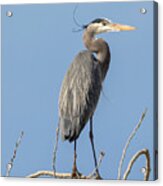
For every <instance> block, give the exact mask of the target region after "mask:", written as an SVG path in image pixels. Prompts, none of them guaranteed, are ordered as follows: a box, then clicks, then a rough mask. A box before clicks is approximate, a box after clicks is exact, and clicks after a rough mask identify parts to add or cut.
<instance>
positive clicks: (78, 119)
mask: <svg viewBox="0 0 163 186" xmlns="http://www.w3.org/2000/svg"><path fill="white" fill-rule="evenodd" d="M101 86H102V82H101V69H100V64H99V63H98V62H97V61H96V59H95V58H94V56H93V55H92V54H91V53H90V52H89V51H83V52H80V53H79V54H78V55H77V56H76V57H75V59H74V61H73V63H72V64H71V65H70V68H69V70H68V71H67V74H66V76H65V78H64V80H63V83H62V87H61V91H60V96H59V124H60V128H61V135H62V139H63V140H66V139H68V140H69V141H70V142H71V141H73V140H75V139H77V138H78V136H79V135H80V132H81V131H82V129H83V128H84V126H85V124H86V123H87V121H88V119H89V118H90V117H91V116H92V115H93V113H94V111H95V108H96V105H97V102H98V100H99V96H100V91H101Z"/></svg>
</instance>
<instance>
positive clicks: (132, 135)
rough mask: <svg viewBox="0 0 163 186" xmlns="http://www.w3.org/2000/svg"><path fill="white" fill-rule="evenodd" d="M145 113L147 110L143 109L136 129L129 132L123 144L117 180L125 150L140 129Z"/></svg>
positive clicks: (119, 176)
mask: <svg viewBox="0 0 163 186" xmlns="http://www.w3.org/2000/svg"><path fill="white" fill-rule="evenodd" d="M146 113H147V109H145V111H144V112H143V113H142V115H141V118H140V120H139V122H138V124H137V125H136V127H135V128H134V130H133V131H132V132H131V134H130V136H129V138H128V140H127V142H126V144H125V147H124V149H123V152H122V156H121V160H120V163H119V167H118V178H117V179H118V180H120V179H121V172H122V165H123V162H124V159H125V156H126V152H127V149H128V147H129V145H130V143H131V140H132V139H133V137H134V136H135V134H136V133H137V131H138V129H139V128H140V126H141V124H142V122H143V120H144V118H145V115H146Z"/></svg>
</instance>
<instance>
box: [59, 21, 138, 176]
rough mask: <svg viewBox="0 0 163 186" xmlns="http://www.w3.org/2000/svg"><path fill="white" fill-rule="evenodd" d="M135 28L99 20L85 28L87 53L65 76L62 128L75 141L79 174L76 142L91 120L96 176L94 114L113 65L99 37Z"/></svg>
mask: <svg viewBox="0 0 163 186" xmlns="http://www.w3.org/2000/svg"><path fill="white" fill-rule="evenodd" d="M134 29H135V27H132V26H128V25H121V24H117V23H112V22H111V21H110V20H108V19H105V18H98V19H95V20H94V21H92V22H90V23H89V24H88V25H85V26H84V27H83V30H84V34H83V42H84V45H85V47H86V48H87V50H84V51H81V52H79V53H78V55H77V56H76V57H75V59H74V61H73V62H72V64H71V65H70V68H69V69H68V71H67V74H66V76H65V77H64V80H63V83H62V87H61V91H60V97H59V125H60V128H61V136H62V138H63V140H69V142H72V141H74V164H73V172H72V175H76V173H77V166H76V140H77V139H78V137H79V135H80V133H81V131H82V129H83V128H84V126H85V125H86V123H87V122H88V120H89V119H90V133H89V136H90V141H91V146H92V151H93V157H94V162H95V168H96V173H97V174H98V175H99V172H98V168H97V159H96V153H95V147H94V141H93V114H94V111H95V109H96V106H97V103H98V100H99V96H100V92H101V89H102V83H103V81H104V79H105V76H106V73H107V71H108V68H109V64H110V50H109V46H108V44H107V42H106V41H104V40H103V39H102V38H99V39H97V38H95V36H96V35H97V34H100V33H104V32H114V31H115V32H117V31H129V30H134Z"/></svg>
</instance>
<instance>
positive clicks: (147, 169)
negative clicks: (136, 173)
mask: <svg viewBox="0 0 163 186" xmlns="http://www.w3.org/2000/svg"><path fill="white" fill-rule="evenodd" d="M142 155H144V156H145V158H146V165H145V171H144V172H143V173H144V180H145V181H147V180H148V179H149V174H150V155H149V151H148V149H142V150H140V151H138V152H137V153H136V154H135V155H134V156H133V157H132V159H131V160H130V162H129V164H128V166H127V170H126V172H125V173H124V176H123V179H124V180H127V178H128V175H129V173H130V172H131V169H132V167H133V164H134V163H135V161H136V160H137V159H138V158H139V157H140V156H142Z"/></svg>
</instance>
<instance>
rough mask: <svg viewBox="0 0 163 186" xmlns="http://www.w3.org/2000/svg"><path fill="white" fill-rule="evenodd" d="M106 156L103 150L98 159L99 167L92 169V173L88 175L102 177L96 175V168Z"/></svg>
mask: <svg viewBox="0 0 163 186" xmlns="http://www.w3.org/2000/svg"><path fill="white" fill-rule="evenodd" d="M104 156H105V153H104V152H102V151H101V152H100V156H99V159H98V163H97V167H95V169H94V170H93V171H92V173H91V174H90V175H89V176H88V177H90V178H91V177H92V178H93V176H94V175H95V178H99V179H102V178H101V176H100V175H96V170H97V169H99V167H100V165H101V163H102V160H103V158H104Z"/></svg>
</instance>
